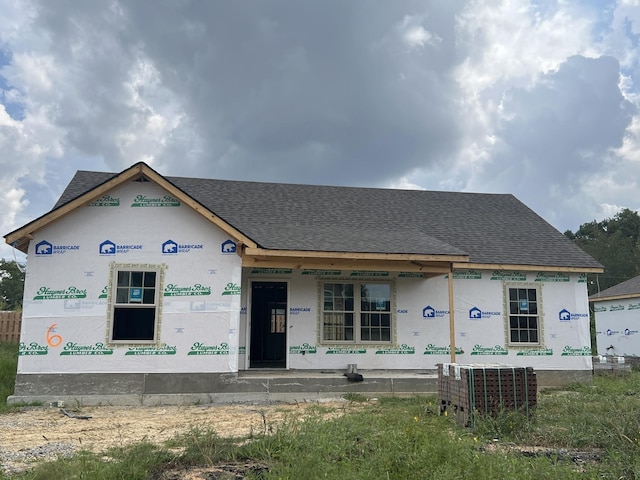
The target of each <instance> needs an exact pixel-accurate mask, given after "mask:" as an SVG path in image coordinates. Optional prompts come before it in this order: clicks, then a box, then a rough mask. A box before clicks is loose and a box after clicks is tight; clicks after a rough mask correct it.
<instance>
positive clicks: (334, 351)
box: [327, 347, 367, 355]
mask: <svg viewBox="0 0 640 480" xmlns="http://www.w3.org/2000/svg"><path fill="white" fill-rule="evenodd" d="M363 353H367V349H366V348H342V347H336V348H329V349H328V350H327V355H353V354H358V355H360V354H363Z"/></svg>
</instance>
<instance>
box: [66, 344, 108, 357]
mask: <svg viewBox="0 0 640 480" xmlns="http://www.w3.org/2000/svg"><path fill="white" fill-rule="evenodd" d="M60 355H113V349H111V348H107V347H105V346H104V343H96V344H94V345H78V344H77V343H73V342H69V343H67V344H66V345H65V346H64V349H63V350H62V352H60Z"/></svg>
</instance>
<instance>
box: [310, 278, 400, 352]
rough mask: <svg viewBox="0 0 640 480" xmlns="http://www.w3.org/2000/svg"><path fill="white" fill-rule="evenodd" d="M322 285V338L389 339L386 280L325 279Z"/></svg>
mask: <svg viewBox="0 0 640 480" xmlns="http://www.w3.org/2000/svg"><path fill="white" fill-rule="evenodd" d="M322 287H323V295H322V296H323V298H322V305H323V313H322V340H323V341H327V342H332V341H336V342H387V343H388V342H391V336H392V335H391V285H390V284H364V283H363V284H355V283H325V284H323V286H322ZM356 292H357V293H358V296H357V297H356ZM356 306H357V307H359V308H356ZM356 319H357V323H356ZM356 332H357V334H358V335H357V337H356Z"/></svg>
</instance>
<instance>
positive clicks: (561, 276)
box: [534, 272, 569, 282]
mask: <svg viewBox="0 0 640 480" xmlns="http://www.w3.org/2000/svg"><path fill="white" fill-rule="evenodd" d="M534 281H535V282H568V281H569V274H567V273H549V272H538V275H536V278H535V280H534Z"/></svg>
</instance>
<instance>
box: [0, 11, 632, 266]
mask: <svg viewBox="0 0 640 480" xmlns="http://www.w3.org/2000/svg"><path fill="white" fill-rule="evenodd" d="M639 40H640V0H618V1H614V0H532V1H525V0H521V1H518V0H513V1H508V0H504V1H502V0H485V1H480V0H446V1H441V0H422V1H411V0H393V1H386V0H349V1H344V0H323V1H318V0H313V1H311V0H306V1H305V0H286V1H285V0H269V1H263V0H242V1H205V0H200V1H190V0H173V1H168V0H167V1H159V0H82V1H78V0H40V1H37V0H0V233H1V234H2V235H4V234H6V233H8V232H9V231H12V230H14V229H15V228H18V227H20V226H22V225H23V224H25V223H27V222H28V221H31V220H33V219H34V218H36V217H38V216H40V215H42V214H43V213H45V212H46V211H48V210H49V209H50V208H51V207H52V206H53V204H54V203H55V201H56V199H57V197H58V196H59V194H60V193H61V191H62V189H63V188H64V187H65V185H66V183H67V182H68V181H69V180H70V178H71V177H72V175H73V174H74V172H75V171H76V170H78V169H82V170H98V171H114V172H119V171H121V170H124V169H125V168H127V167H128V166H130V165H132V164H133V163H136V162H138V161H145V162H147V163H148V164H150V165H151V166H152V167H153V168H154V169H156V170H157V171H158V172H160V173H161V174H164V175H180V176H193V177H206V178H222V179H237V180H256V181H269V182H290V183H311V184H328V185H353V186H369V187H394V188H413V189H427V190H454V191H470V192H496V193H513V194H514V195H515V196H516V197H518V198H519V199H520V200H522V201H523V202H524V203H526V204H527V205H529V206H530V207H531V208H532V209H533V210H535V211H536V212H537V213H538V214H540V215H541V216H542V217H544V218H545V219H546V220H547V221H548V222H550V223H551V224H552V225H554V226H555V227H556V228H558V229H559V230H560V231H565V230H567V229H570V230H572V231H576V230H577V229H578V228H579V226H580V225H581V224H583V223H586V222H589V221H591V220H594V219H596V220H602V219H604V218H610V217H612V216H613V215H615V213H616V212H617V211H618V210H619V209H620V208H623V207H627V208H631V209H634V210H636V209H638V208H640V189H639V185H638V184H639V183H640V58H639V56H640V49H639V48H638V43H639ZM0 257H5V258H8V259H12V258H13V252H12V249H11V248H10V247H9V246H7V245H4V244H3V245H2V246H1V247H0Z"/></svg>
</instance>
